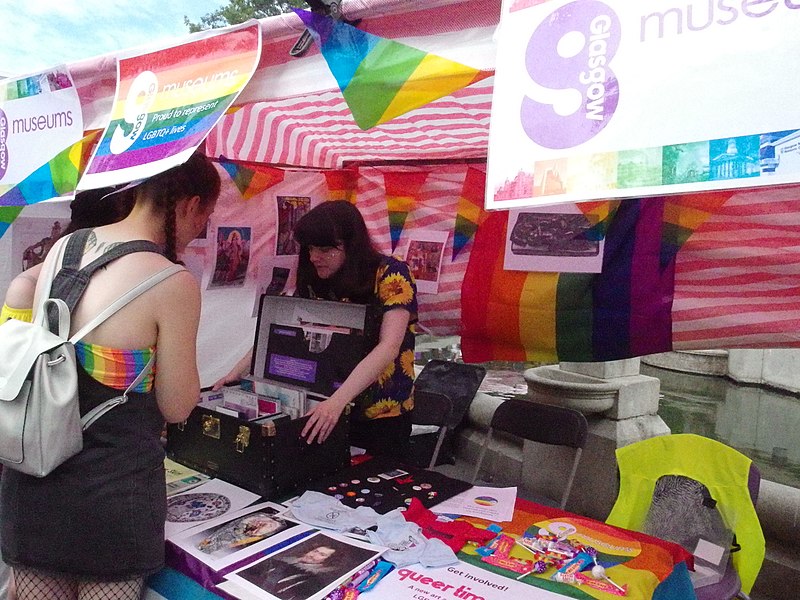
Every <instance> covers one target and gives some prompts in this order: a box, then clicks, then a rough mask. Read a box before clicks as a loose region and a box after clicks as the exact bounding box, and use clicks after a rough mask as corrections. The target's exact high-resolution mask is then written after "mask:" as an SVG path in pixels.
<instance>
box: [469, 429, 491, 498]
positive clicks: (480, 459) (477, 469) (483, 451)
mask: <svg viewBox="0 0 800 600" xmlns="http://www.w3.org/2000/svg"><path fill="white" fill-rule="evenodd" d="M490 441H492V428H491V427H489V431H487V432H486V438H485V439H484V440H483V447H482V448H481V454H480V456H479V457H478V462H477V464H476V465H475V472H474V473H473V474H472V485H475V480H476V479H478V473H480V470H481V463H483V457H484V456H486V450H487V448H489V442H490Z"/></svg>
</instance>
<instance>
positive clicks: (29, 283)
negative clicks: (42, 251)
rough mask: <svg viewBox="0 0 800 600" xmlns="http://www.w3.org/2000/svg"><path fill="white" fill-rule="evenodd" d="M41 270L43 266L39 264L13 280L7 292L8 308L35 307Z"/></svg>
mask: <svg viewBox="0 0 800 600" xmlns="http://www.w3.org/2000/svg"><path fill="white" fill-rule="evenodd" d="M41 270H42V265H41V264H38V265H36V266H33V267H31V268H30V269H28V270H27V271H23V272H22V273H20V274H19V275H17V276H16V277H14V279H12V280H11V283H10V284H9V286H8V290H7V291H6V297H5V304H6V306H10V307H12V308H30V307H32V306H33V297H34V294H35V293H36V282H37V281H38V280H39V272H40V271H41Z"/></svg>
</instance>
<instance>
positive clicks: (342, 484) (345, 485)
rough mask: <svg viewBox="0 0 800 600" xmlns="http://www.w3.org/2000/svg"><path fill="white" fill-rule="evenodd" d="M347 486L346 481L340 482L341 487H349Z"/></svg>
mask: <svg viewBox="0 0 800 600" xmlns="http://www.w3.org/2000/svg"><path fill="white" fill-rule="evenodd" d="M347 486H348V484H347V483H344V482H342V483H340V484H339V487H347Z"/></svg>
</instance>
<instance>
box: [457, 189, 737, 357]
mask: <svg viewBox="0 0 800 600" xmlns="http://www.w3.org/2000/svg"><path fill="white" fill-rule="evenodd" d="M733 194H734V192H732V191H722V192H715V193H708V194H702V195H701V196H698V195H686V196H671V197H660V198H647V199H643V200H625V201H621V202H618V203H617V202H615V203H613V204H612V203H607V204H608V206H606V207H605V208H604V207H602V206H600V205H598V206H596V207H594V208H593V209H590V210H599V211H600V212H599V213H598V214H596V215H595V217H596V218H599V219H600V222H601V223H602V222H605V223H606V225H605V228H606V231H605V250H604V256H603V268H602V272H601V273H541V272H523V271H506V270H504V269H503V262H504V249H505V240H506V237H507V225H508V213H507V212H492V213H490V214H489V216H488V218H487V219H486V220H485V221H484V223H483V224H482V225H481V227H480V229H479V230H478V232H477V234H476V236H475V243H474V245H473V248H472V252H471V256H470V262H469V265H468V267H467V272H466V275H465V277H464V282H463V285H462V288H461V290H462V322H463V327H464V331H463V332H462V352H463V354H464V358H465V360H467V361H469V362H485V361H490V360H511V361H534V362H546V363H552V362H557V361H575V362H594V361H608V360H619V359H623V358H631V357H635V356H643V355H646V354H653V353H657V352H666V351H669V350H672V348H673V318H674V314H673V299H674V297H675V265H676V256H677V253H678V251H679V250H680V248H681V247H682V245H683V244H685V243H686V241H687V240H688V239H689V237H690V236H691V234H692V233H693V232H694V231H695V230H696V229H697V228H698V227H699V226H700V225H702V224H703V223H704V222H705V220H706V219H707V218H708V217H709V216H710V215H711V214H713V212H714V210H715V208H719V207H720V206H722V205H723V204H725V202H726V201H727V200H728V199H729V198H730V197H731V196H732V195H733Z"/></svg>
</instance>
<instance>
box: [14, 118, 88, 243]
mask: <svg viewBox="0 0 800 600" xmlns="http://www.w3.org/2000/svg"><path fill="white" fill-rule="evenodd" d="M97 138H98V132H96V131H93V132H91V133H89V134H87V135H85V136H84V137H83V138H81V139H80V140H79V141H77V142H75V143H74V144H72V145H71V146H69V147H68V148H66V149H64V150H62V151H61V152H59V153H58V154H56V155H55V156H54V157H53V158H52V159H50V160H49V161H48V162H46V163H45V164H43V165H42V166H41V167H39V168H38V169H36V170H35V171H34V172H33V173H31V174H30V175H28V176H27V177H26V178H25V179H23V180H22V181H20V182H19V183H18V184H17V185H15V186H14V187H12V188H10V189H7V190H6V191H5V192H4V193H3V194H2V195H0V209H2V212H0V237H2V236H3V234H5V232H6V230H8V228H9V226H10V225H11V223H13V222H14V219H16V218H17V216H18V215H19V213H20V212H21V211H22V209H23V207H25V206H27V205H28V204H36V203H37V202H42V201H43V200H49V199H50V198H56V197H58V196H63V195H64V194H69V193H72V192H74V191H75V188H76V186H77V184H78V178H79V175H80V173H81V170H82V169H83V168H85V167H86V160H85V148H86V146H91V145H92V144H93V143H94V142H96V141H97Z"/></svg>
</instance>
